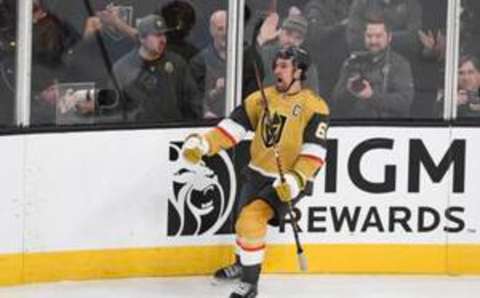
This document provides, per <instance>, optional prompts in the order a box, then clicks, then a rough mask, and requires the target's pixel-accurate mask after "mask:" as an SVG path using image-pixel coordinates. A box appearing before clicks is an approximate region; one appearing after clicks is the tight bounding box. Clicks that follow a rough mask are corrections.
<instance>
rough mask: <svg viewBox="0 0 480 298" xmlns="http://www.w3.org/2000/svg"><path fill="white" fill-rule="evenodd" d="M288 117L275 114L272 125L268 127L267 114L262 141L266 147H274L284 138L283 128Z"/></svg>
mask: <svg viewBox="0 0 480 298" xmlns="http://www.w3.org/2000/svg"><path fill="white" fill-rule="evenodd" d="M286 122H287V117H285V116H283V115H279V114H277V113H275V114H274V115H273V117H272V123H271V124H272V125H268V120H267V114H264V116H263V119H262V139H263V143H264V144H265V147H272V146H273V144H277V143H278V142H279V141H280V138H281V136H282V132H283V128H284V127H285V123H286Z"/></svg>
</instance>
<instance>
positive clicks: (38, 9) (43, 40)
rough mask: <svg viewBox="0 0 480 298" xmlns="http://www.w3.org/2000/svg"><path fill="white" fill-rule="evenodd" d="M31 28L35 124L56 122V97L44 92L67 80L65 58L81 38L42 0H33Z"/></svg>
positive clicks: (32, 113) (32, 114) (32, 108)
mask: <svg viewBox="0 0 480 298" xmlns="http://www.w3.org/2000/svg"><path fill="white" fill-rule="evenodd" d="M32 21H33V31H32V105H31V123H32V125H54V124H55V123H56V104H57V102H56V100H55V98H53V97H51V96H44V95H45V94H51V93H50V92H45V91H47V90H50V89H51V88H52V86H53V85H54V84H55V83H56V82H58V81H62V80H64V79H65V76H66V72H67V66H66V65H65V63H64V62H63V60H62V57H63V56H64V55H65V53H67V52H68V51H69V50H70V49H71V48H72V47H74V45H75V44H76V43H77V42H78V41H79V40H80V35H79V34H78V33H77V32H76V31H75V30H74V29H73V28H72V27H71V26H70V25H69V24H68V23H66V22H63V21H61V20H60V19H59V18H58V17H57V16H56V15H54V14H53V13H51V12H50V11H49V10H48V9H46V7H45V5H44V2H43V1H42V0H36V1H34V2H33V12H32Z"/></svg>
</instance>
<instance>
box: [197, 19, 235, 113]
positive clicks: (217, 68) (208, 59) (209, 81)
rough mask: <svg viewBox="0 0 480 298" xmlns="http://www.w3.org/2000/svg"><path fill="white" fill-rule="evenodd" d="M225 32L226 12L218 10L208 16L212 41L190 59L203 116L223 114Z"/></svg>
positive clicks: (225, 53)
mask: <svg viewBox="0 0 480 298" xmlns="http://www.w3.org/2000/svg"><path fill="white" fill-rule="evenodd" d="M226 33H227V12H226V11H225V10H218V11H216V12H214V13H213V14H212V16H211V18H210V34H211V36H212V42H211V43H210V44H209V45H208V46H207V47H206V48H205V49H203V50H202V51H201V52H200V53H199V54H198V55H196V56H195V57H194V58H193V59H192V61H191V65H192V72H193V76H194V77H195V80H196V81H197V84H198V89H199V91H200V94H202V95H203V103H204V115H203V116H204V117H205V118H218V117H223V116H225V103H226V99H225V75H226V68H227V64H226V61H225V59H226V57H227V39H226Z"/></svg>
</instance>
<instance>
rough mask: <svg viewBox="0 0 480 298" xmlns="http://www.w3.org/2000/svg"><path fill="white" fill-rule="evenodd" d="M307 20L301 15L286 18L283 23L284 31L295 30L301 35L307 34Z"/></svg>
mask: <svg viewBox="0 0 480 298" xmlns="http://www.w3.org/2000/svg"><path fill="white" fill-rule="evenodd" d="M307 28H308V23H307V20H306V19H305V18H304V17H303V16H300V15H293V16H289V17H288V18H286V19H285V20H284V21H283V23H282V29H288V30H295V31H298V32H300V33H301V34H303V35H305V34H307Z"/></svg>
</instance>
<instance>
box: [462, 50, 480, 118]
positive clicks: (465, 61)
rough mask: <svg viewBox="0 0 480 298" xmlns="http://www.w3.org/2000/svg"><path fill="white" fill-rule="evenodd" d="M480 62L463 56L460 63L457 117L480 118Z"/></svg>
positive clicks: (474, 58)
mask: <svg viewBox="0 0 480 298" xmlns="http://www.w3.org/2000/svg"><path fill="white" fill-rule="evenodd" d="M479 88H480V62H479V60H478V59H477V58H476V57H474V56H470V55H467V56H463V57H462V58H460V61H459V69H458V95H457V109H458V110H457V117H458V118H466V117H477V118H478V117H479V116H480V94H479V91H480V89H479Z"/></svg>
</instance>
